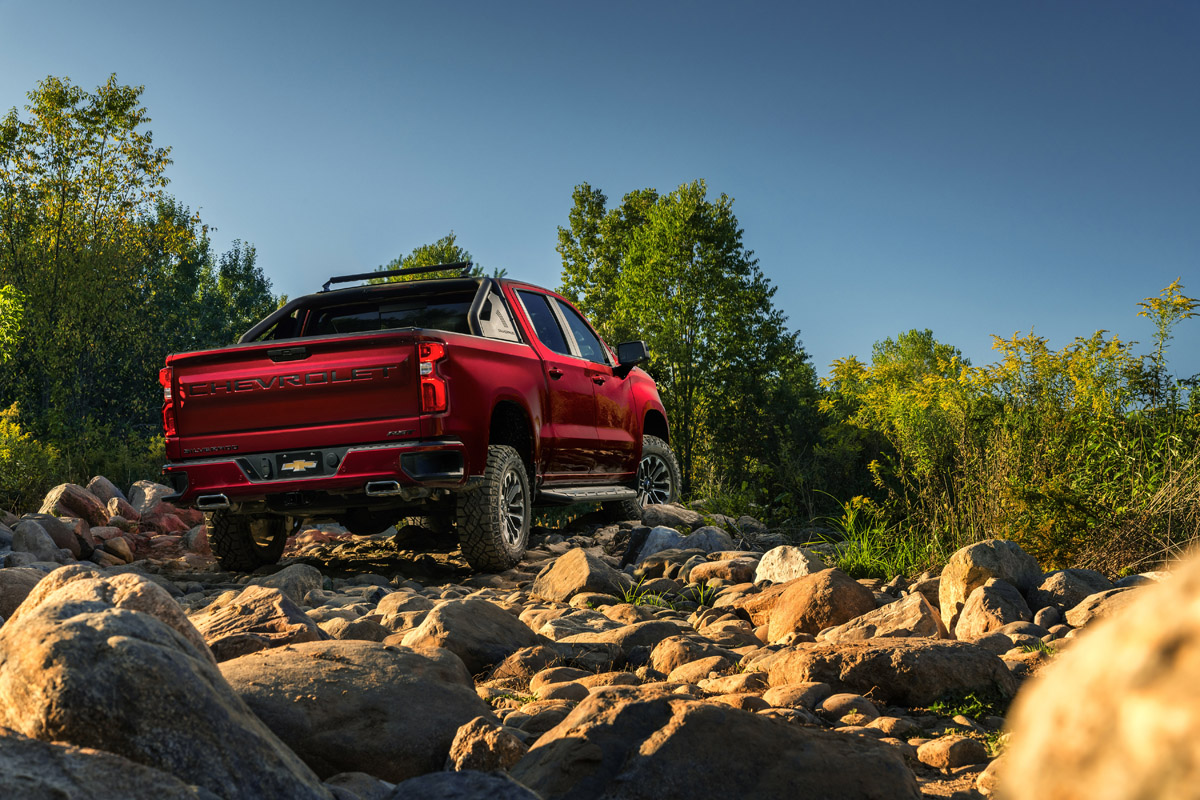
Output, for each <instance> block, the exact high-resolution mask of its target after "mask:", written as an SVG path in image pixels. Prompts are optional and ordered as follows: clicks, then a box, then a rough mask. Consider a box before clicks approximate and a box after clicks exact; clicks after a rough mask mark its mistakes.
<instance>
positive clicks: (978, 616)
mask: <svg viewBox="0 0 1200 800" xmlns="http://www.w3.org/2000/svg"><path fill="white" fill-rule="evenodd" d="M1031 619H1033V614H1032V613H1031V612H1030V611H1029V605H1028V604H1027V603H1026V602H1025V598H1024V597H1022V596H1021V593H1020V592H1018V591H1017V589H1016V587H1015V586H1013V585H1012V584H1011V583H1009V582H1008V581H1001V580H996V579H995V578H989V579H988V580H987V581H986V582H985V583H984V584H983V585H982V586H976V587H975V589H974V591H972V592H971V595H970V596H969V597H968V598H967V602H966V604H965V605H963V608H962V611H960V612H959V615H958V622H957V623H956V624H955V626H954V638H956V639H962V640H964V641H970V640H971V639H975V638H978V637H980V636H983V635H984V634H987V633H991V632H992V631H997V630H1000V629H1001V628H1003V627H1004V626H1005V625H1008V624H1009V623H1012V622H1029V621H1030V620H1031Z"/></svg>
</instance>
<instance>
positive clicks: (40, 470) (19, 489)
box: [0, 405, 59, 512]
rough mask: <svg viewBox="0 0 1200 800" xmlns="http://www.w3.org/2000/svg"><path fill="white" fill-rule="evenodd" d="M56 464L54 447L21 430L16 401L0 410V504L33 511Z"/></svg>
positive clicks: (6, 507) (52, 480)
mask: <svg viewBox="0 0 1200 800" xmlns="http://www.w3.org/2000/svg"><path fill="white" fill-rule="evenodd" d="M58 468H59V453H58V451H57V450H56V449H55V448H54V447H51V446H47V445H43V444H41V443H40V442H38V441H37V440H35V439H34V438H33V436H31V435H30V434H29V433H26V432H25V431H23V430H21V425H20V423H19V422H18V413H17V407H16V405H12V406H10V407H9V408H7V409H5V410H4V411H0V508H4V509H7V510H9V511H14V512H20V511H29V510H35V511H36V510H37V509H36V508H34V506H35V505H40V503H41V497H42V494H43V493H44V492H45V490H46V489H47V488H49V487H50V486H53V485H54V484H55V483H56V481H55V475H56V474H57V472H58Z"/></svg>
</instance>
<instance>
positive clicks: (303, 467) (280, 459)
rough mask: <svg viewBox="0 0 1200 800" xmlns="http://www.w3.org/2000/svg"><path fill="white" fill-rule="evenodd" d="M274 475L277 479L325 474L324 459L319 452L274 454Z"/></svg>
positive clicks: (306, 451)
mask: <svg viewBox="0 0 1200 800" xmlns="http://www.w3.org/2000/svg"><path fill="white" fill-rule="evenodd" d="M275 474H276V475H277V476H278V477H279V478H309V477H312V476H314V475H324V474H325V458H324V454H323V453H322V452H321V451H320V450H304V451H300V452H294V453H276V454H275Z"/></svg>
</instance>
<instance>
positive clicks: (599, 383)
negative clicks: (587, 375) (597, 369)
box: [592, 375, 608, 386]
mask: <svg viewBox="0 0 1200 800" xmlns="http://www.w3.org/2000/svg"><path fill="white" fill-rule="evenodd" d="M606 380H608V378H605V377H603V376H602V375H596V376H595V377H593V378H592V383H594V384H596V385H597V386H602V385H604V382H605V381H606Z"/></svg>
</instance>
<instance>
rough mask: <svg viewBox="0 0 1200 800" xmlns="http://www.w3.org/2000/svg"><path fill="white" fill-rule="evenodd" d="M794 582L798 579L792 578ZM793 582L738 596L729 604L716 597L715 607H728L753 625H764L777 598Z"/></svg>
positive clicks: (769, 617)
mask: <svg viewBox="0 0 1200 800" xmlns="http://www.w3.org/2000/svg"><path fill="white" fill-rule="evenodd" d="M794 580H799V578H794V579H793V581H794ZM793 581H788V582H787V583H777V584H775V585H774V586H768V587H766V588H765V589H763V590H762V591H760V592H753V593H751V594H745V595H740V596H738V597H735V598H734V599H732V600H730V601H729V602H725V599H724V598H723V597H718V598H717V602H716V604H715V607H720V608H723V607H725V606H728V607H729V608H732V609H734V610H735V611H737V612H738V613H739V614H744V615H745V616H747V617H749V618H750V621H751V622H753V623H754V624H755V625H766V624H767V623H768V622H770V620H771V612H772V611H774V610H775V606H777V605H778V604H779V598H781V597H783V593H784V592H786V591H787V590H788V587H789V586H791V584H792V582H793Z"/></svg>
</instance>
